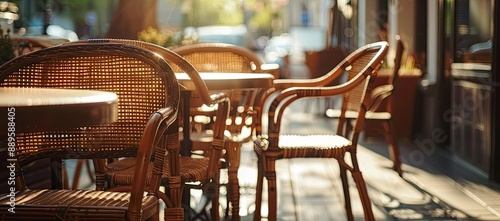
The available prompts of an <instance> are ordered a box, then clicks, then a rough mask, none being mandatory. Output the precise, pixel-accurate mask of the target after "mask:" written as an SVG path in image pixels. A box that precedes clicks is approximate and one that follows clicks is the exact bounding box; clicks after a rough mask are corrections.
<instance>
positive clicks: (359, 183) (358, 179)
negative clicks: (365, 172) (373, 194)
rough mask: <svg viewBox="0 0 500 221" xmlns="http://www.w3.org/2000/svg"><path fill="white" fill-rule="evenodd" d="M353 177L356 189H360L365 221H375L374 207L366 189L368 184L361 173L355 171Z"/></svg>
mask: <svg viewBox="0 0 500 221" xmlns="http://www.w3.org/2000/svg"><path fill="white" fill-rule="evenodd" d="M352 177H353V178H354V181H355V183H356V187H357V189H358V193H359V197H360V199H361V204H362V206H363V211H364V214H365V220H368V221H372V220H375V217H374V216H373V211H372V205H371V202H370V197H369V196H368V191H367V189H366V183H365V180H364V179H363V176H362V175H361V172H360V171H353V172H352Z"/></svg>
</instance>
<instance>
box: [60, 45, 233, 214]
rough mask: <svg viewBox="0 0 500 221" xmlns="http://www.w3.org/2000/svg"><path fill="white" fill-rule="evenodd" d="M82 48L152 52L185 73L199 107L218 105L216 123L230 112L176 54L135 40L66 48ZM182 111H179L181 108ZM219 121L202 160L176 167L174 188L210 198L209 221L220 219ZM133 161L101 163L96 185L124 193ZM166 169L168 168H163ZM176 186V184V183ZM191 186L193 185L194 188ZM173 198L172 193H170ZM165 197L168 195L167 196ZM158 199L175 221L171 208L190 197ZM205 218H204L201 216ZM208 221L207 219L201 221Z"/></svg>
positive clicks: (168, 183) (167, 177)
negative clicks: (129, 47) (118, 46)
mask: <svg viewBox="0 0 500 221" xmlns="http://www.w3.org/2000/svg"><path fill="white" fill-rule="evenodd" d="M82 43H83V44H85V43H118V44H129V45H134V46H138V47H141V48H145V49H148V50H150V51H152V52H154V53H155V54H156V55H159V56H161V57H162V58H164V59H165V60H166V61H167V62H168V63H169V64H170V65H171V67H172V69H173V70H175V71H180V72H185V73H187V74H188V75H189V77H190V78H191V80H192V81H193V83H194V84H195V86H196V88H197V92H198V95H199V97H198V98H199V101H200V103H199V105H202V104H203V105H206V106H214V105H217V106H218V108H217V111H214V112H213V114H214V116H215V117H216V118H218V119H226V118H227V117H228V116H227V115H228V112H229V102H228V99H227V98H228V97H227V95H226V94H225V93H223V92H222V93H216V94H210V93H209V91H208V89H207V86H206V85H205V83H204V81H203V80H202V79H201V78H200V76H199V74H198V71H197V70H196V69H195V68H194V67H193V66H192V65H191V64H190V63H189V62H187V61H186V60H185V59H184V58H182V57H181V56H179V55H178V54H176V53H175V52H173V51H171V50H169V49H167V48H164V47H161V46H158V45H155V44H151V43H147V42H143V41H136V40H127V39H90V40H83V41H77V42H71V43H67V44H82ZM181 100H182V99H181ZM181 109H182V108H181ZM183 115H184V114H183V111H181V112H180V113H179V125H182V121H183V118H184V116H183ZM223 122H224V120H223V121H221V122H220V123H218V124H217V123H216V124H215V125H214V127H213V128H212V129H213V134H210V142H209V143H207V146H206V147H207V149H206V150H209V151H207V152H208V154H206V155H205V156H206V157H205V158H191V157H190V156H181V158H180V162H179V166H178V168H176V169H175V170H178V171H176V173H177V174H178V175H177V176H179V177H180V180H178V182H179V183H175V186H177V185H181V186H182V188H181V189H185V188H188V186H189V187H191V186H192V185H194V186H196V187H197V188H201V189H204V190H205V191H206V192H208V193H209V195H211V197H210V198H211V199H212V200H211V203H212V210H211V213H210V216H211V220H218V219H219V211H218V205H219V203H218V199H219V197H218V196H219V195H218V193H219V189H218V188H219V182H218V181H219V172H220V171H219V169H220V165H219V164H220V162H219V159H220V158H221V156H222V149H223V145H224V142H222V141H224V131H225V129H226V126H225V124H224V123H223ZM178 141H179V137H177V143H176V144H175V145H177V146H179V145H180V146H181V147H180V151H179V153H182V152H183V149H185V148H186V147H185V146H183V145H181V144H180V143H179V142H178ZM133 165H134V160H132V159H123V160H118V161H114V162H112V163H109V164H108V163H105V162H103V161H101V163H99V164H98V165H96V168H95V171H96V174H97V180H98V182H97V184H98V189H101V188H104V184H105V183H107V184H108V187H109V188H115V189H120V190H125V189H124V188H123V187H124V186H128V185H130V184H131V181H132V180H133V175H134V170H133V168H134V166H133ZM165 166H166V167H168V166H169V165H168V164H167V165H165ZM164 171H165V173H164V174H163V176H162V180H161V185H162V186H165V188H173V187H175V186H174V185H173V183H172V179H173V177H174V176H173V174H172V173H171V172H170V170H168V168H165V169H164ZM176 182H177V181H176ZM187 183H190V184H189V185H188V184H187ZM193 183H194V184H193ZM168 194H172V191H170V193H168ZM168 194H167V195H168ZM160 196H161V197H162V198H163V199H164V200H165V201H166V203H167V208H166V209H165V220H172V219H176V218H179V217H176V216H177V215H178V213H176V212H172V209H171V207H173V208H180V207H181V204H182V200H181V199H182V197H189V195H187V196H186V195H184V196H181V195H176V198H175V199H169V198H168V197H167V196H165V195H163V194H160ZM207 203H208V202H207ZM184 208H185V212H184V213H185V216H186V218H187V219H189V220H191V219H196V218H200V215H201V214H198V216H197V214H194V212H193V211H192V209H190V208H189V205H184ZM203 215H205V216H208V215H207V214H203ZM204 218H208V217H204Z"/></svg>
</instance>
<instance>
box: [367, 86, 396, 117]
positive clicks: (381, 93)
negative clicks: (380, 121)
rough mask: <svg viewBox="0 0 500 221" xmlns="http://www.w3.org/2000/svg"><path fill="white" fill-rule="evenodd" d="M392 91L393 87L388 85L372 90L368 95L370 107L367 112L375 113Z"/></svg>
mask: <svg viewBox="0 0 500 221" xmlns="http://www.w3.org/2000/svg"><path fill="white" fill-rule="evenodd" d="M393 91H394V86H393V85H390V84H386V85H381V86H378V87H376V88H374V89H373V90H372V92H371V94H370V102H371V103H370V106H369V107H368V110H369V111H376V110H377V108H378V107H379V106H380V104H382V102H383V101H384V100H385V99H386V98H388V97H389V96H391V95H392V92H393Z"/></svg>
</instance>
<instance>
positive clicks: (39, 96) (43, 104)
mask: <svg viewBox="0 0 500 221" xmlns="http://www.w3.org/2000/svg"><path fill="white" fill-rule="evenodd" d="M0 110H1V111H0V125H1V126H0V128H1V129H0V138H1V139H5V138H8V136H10V135H9V132H16V133H26V132H44V131H55V130H65V129H70V128H76V127H84V126H90V125H103V124H108V123H112V122H114V121H116V120H117V119H118V97H117V95H116V94H114V93H110V92H104V91H91V90H74V89H55V88H14V87H0ZM52 172H53V173H59V172H60V171H52ZM53 175H56V176H52V185H53V187H54V188H61V180H58V179H57V177H60V174H53Z"/></svg>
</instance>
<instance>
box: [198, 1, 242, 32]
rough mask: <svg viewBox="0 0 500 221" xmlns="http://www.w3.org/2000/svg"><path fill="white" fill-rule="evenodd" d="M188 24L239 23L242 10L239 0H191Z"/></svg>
mask: <svg viewBox="0 0 500 221" xmlns="http://www.w3.org/2000/svg"><path fill="white" fill-rule="evenodd" d="M189 19H190V22H189V24H190V26H195V27H199V26H207V25H240V24H242V23H243V11H242V10H241V1H239V0H210V1H207V0H192V7H191V13H190V18H189Z"/></svg>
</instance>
